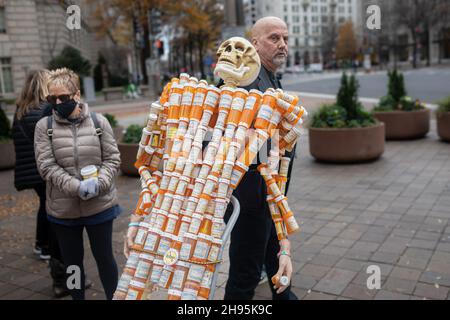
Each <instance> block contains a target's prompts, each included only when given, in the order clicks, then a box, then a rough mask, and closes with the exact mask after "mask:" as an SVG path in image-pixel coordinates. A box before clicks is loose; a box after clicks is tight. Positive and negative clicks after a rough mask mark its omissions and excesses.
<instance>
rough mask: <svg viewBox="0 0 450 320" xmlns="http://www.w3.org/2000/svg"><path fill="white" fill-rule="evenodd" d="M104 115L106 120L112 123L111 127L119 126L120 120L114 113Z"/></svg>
mask: <svg viewBox="0 0 450 320" xmlns="http://www.w3.org/2000/svg"><path fill="white" fill-rule="evenodd" d="M103 116H104V117H105V118H106V120H108V122H109V124H110V125H111V128H115V127H117V125H118V122H117V120H116V117H115V116H114V115H112V114H110V113H105V114H104V115H103Z"/></svg>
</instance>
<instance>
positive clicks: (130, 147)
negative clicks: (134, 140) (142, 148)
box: [117, 142, 139, 177]
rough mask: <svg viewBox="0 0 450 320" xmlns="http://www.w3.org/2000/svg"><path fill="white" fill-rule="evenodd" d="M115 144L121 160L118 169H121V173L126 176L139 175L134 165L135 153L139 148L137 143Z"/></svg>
mask: <svg viewBox="0 0 450 320" xmlns="http://www.w3.org/2000/svg"><path fill="white" fill-rule="evenodd" d="M117 146H118V147H119V151H120V159H121V161H122V163H121V164H120V170H122V173H123V174H124V175H126V176H132V177H139V172H138V170H137V169H136V168H135V167H134V163H135V162H136V155H137V153H138V150H139V144H129V143H122V142H119V143H118V144H117Z"/></svg>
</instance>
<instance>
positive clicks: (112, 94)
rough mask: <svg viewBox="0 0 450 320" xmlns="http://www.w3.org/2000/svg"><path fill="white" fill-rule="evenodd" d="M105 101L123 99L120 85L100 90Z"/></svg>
mask: <svg viewBox="0 0 450 320" xmlns="http://www.w3.org/2000/svg"><path fill="white" fill-rule="evenodd" d="M102 92H103V95H104V97H105V101H114V100H123V98H124V89H123V88H122V87H111V88H104V89H103V90H102Z"/></svg>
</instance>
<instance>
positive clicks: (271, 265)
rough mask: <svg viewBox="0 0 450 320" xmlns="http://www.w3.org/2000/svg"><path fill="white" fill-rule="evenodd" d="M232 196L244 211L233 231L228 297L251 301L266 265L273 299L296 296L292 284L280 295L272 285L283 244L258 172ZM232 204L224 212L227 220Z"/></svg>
mask: <svg viewBox="0 0 450 320" xmlns="http://www.w3.org/2000/svg"><path fill="white" fill-rule="evenodd" d="M233 195H234V196H235V197H236V198H237V199H238V200H239V203H240V205H241V211H240V215H239V218H238V220H237V222H236V224H235V226H234V228H233V232H232V233H231V243H230V252H229V254H230V270H229V277H228V282H227V285H226V288H225V297H224V299H225V300H250V299H252V298H253V296H254V294H255V289H256V287H257V286H258V283H259V281H260V277H261V270H262V267H263V265H264V266H265V269H266V273H267V276H268V277H269V281H268V282H269V286H270V290H271V291H272V298H273V300H292V299H296V297H295V295H294V294H293V293H292V292H291V290H290V287H289V288H287V289H286V290H285V291H284V292H282V293H281V294H277V293H276V290H274V288H273V284H272V282H271V278H272V277H273V276H274V275H275V274H276V273H277V271H278V257H277V253H278V252H279V251H280V245H279V242H278V239H277V235H276V231H275V226H274V223H273V221H272V217H271V214H270V210H269V207H268V205H267V201H266V199H267V190H266V184H265V182H264V179H263V178H262V177H261V175H260V174H259V172H257V171H255V170H250V171H249V172H247V173H246V175H245V176H244V178H243V179H242V181H241V183H240V184H239V186H238V188H236V190H235V191H234V193H233ZM231 212H232V208H231V205H230V207H229V208H228V210H227V213H226V215H225V221H226V222H228V220H229V218H230V215H231Z"/></svg>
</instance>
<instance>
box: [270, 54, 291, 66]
mask: <svg viewBox="0 0 450 320" xmlns="http://www.w3.org/2000/svg"><path fill="white" fill-rule="evenodd" d="M286 60H287V56H285V55H277V56H275V58H273V60H272V62H273V64H274V65H276V66H277V67H281V66H282V65H283V64H284V63H286Z"/></svg>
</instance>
